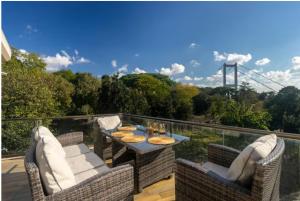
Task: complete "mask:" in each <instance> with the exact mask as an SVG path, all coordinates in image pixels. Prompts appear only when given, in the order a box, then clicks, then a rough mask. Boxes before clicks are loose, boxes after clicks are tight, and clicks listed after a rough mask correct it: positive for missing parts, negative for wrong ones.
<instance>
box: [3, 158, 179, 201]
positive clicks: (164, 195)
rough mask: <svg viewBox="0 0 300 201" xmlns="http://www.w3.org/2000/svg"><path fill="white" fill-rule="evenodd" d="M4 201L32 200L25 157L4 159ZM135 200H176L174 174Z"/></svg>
mask: <svg viewBox="0 0 300 201" xmlns="http://www.w3.org/2000/svg"><path fill="white" fill-rule="evenodd" d="M1 166H2V201H30V200H31V197H30V196H31V195H30V190H29V185H28V181H27V176H26V174H25V170H24V158H23V157H15V158H8V159H2V161H1ZM134 200H135V201H172V200H175V186H174V176H173V177H172V178H171V179H168V180H163V181H160V182H158V183H155V184H153V185H151V186H148V187H147V188H145V189H144V191H143V192H142V193H140V194H137V195H135V196H134Z"/></svg>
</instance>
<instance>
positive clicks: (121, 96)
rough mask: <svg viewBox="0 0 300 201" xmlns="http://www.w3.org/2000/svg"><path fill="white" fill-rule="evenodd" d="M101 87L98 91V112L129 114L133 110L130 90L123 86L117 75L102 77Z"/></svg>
mask: <svg viewBox="0 0 300 201" xmlns="http://www.w3.org/2000/svg"><path fill="white" fill-rule="evenodd" d="M101 85H102V87H101V88H100V90H99V101H98V105H99V112H100V113H114V112H130V111H131V110H132V108H133V104H132V100H131V97H130V95H131V93H130V90H129V89H128V88H127V87H126V86H125V85H124V83H123V81H122V80H120V79H119V78H118V75H114V76H112V77H109V76H107V75H104V76H102V79H101Z"/></svg>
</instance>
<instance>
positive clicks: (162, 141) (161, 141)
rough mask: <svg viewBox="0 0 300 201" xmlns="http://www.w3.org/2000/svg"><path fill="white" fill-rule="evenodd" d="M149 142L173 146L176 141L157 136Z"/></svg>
mask: <svg viewBox="0 0 300 201" xmlns="http://www.w3.org/2000/svg"><path fill="white" fill-rule="evenodd" d="M148 142H149V143H151V144H173V143H174V142H175V139H174V138H171V137H166V136H157V137H151V138H149V139H148Z"/></svg>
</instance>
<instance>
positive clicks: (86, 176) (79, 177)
mask: <svg viewBox="0 0 300 201" xmlns="http://www.w3.org/2000/svg"><path fill="white" fill-rule="evenodd" d="M109 171H110V169H109V168H108V167H107V166H106V165H102V166H100V167H97V168H93V169H90V170H86V171H84V172H81V173H78V174H76V175H75V180H76V183H77V184H78V183H80V182H82V181H84V180H87V179H89V178H91V177H93V176H95V175H97V174H104V173H106V172H109Z"/></svg>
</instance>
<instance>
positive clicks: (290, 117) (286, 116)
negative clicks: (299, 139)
mask: <svg viewBox="0 0 300 201" xmlns="http://www.w3.org/2000/svg"><path fill="white" fill-rule="evenodd" d="M265 106H266V108H267V109H268V111H269V112H270V114H271V115H272V123H271V127H272V129H284V131H287V132H288V131H290V132H294V131H297V130H299V128H300V125H299V124H298V123H297V122H298V121H297V119H298V118H299V113H300V90H299V89H297V88H296V87H293V86H288V87H284V88H282V89H281V90H280V91H279V92H278V94H277V95H275V96H274V97H272V98H270V100H268V101H266V103H265Z"/></svg>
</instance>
